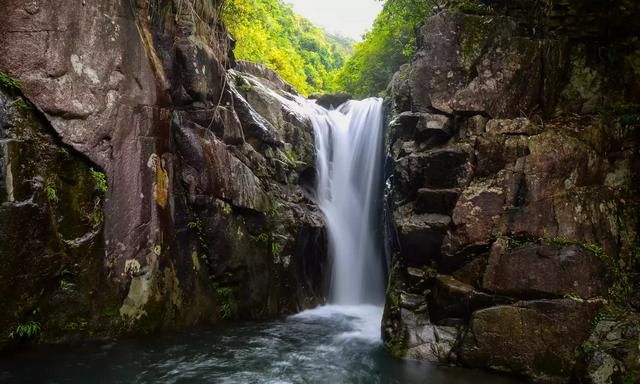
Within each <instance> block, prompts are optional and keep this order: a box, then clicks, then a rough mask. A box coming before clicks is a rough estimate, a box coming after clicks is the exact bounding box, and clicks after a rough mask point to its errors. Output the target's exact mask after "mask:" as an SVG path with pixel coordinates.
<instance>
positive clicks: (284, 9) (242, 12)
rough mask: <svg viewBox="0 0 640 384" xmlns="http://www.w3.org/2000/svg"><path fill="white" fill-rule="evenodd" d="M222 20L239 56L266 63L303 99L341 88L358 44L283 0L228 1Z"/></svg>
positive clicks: (243, 58)
mask: <svg viewBox="0 0 640 384" xmlns="http://www.w3.org/2000/svg"><path fill="white" fill-rule="evenodd" d="M223 18H224V21H225V25H226V26H227V28H228V29H229V31H230V32H231V34H232V35H233V36H234V37H235V39H236V41H237V45H236V49H235V54H236V57H237V58H239V59H242V60H249V61H253V62H257V63H262V64H265V65H267V66H268V67H270V68H271V69H273V70H274V71H276V73H278V74H279V75H280V76H281V77H282V78H283V79H284V80H285V81H287V82H289V83H290V84H291V85H292V86H293V87H294V88H296V89H297V90H298V91H299V92H300V93H302V94H304V95H307V94H309V93H311V92H334V91H336V90H337V88H336V85H335V77H336V73H337V71H338V70H339V69H340V68H341V67H342V65H343V64H344V62H345V60H346V57H347V56H348V55H349V54H350V52H351V50H352V45H353V41H351V40H348V39H345V38H343V37H340V36H333V35H330V34H328V33H326V32H325V31H324V30H322V29H321V28H318V27H317V26H315V25H314V24H313V23H311V22H310V21H309V20H307V19H305V18H303V17H300V16H298V15H296V14H295V13H294V12H293V9H292V8H291V6H289V5H287V4H284V3H283V2H282V1H281V0H227V1H226V5H225V9H224V12H223Z"/></svg>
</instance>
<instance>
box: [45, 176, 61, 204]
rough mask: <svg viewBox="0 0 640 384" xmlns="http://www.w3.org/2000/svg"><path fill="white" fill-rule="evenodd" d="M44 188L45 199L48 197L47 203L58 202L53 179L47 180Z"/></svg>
mask: <svg viewBox="0 0 640 384" xmlns="http://www.w3.org/2000/svg"><path fill="white" fill-rule="evenodd" d="M44 190H45V192H47V199H49V203H51V204H55V203H57V202H58V192H57V191H56V184H55V182H54V181H53V180H47V184H46V185H45V186H44Z"/></svg>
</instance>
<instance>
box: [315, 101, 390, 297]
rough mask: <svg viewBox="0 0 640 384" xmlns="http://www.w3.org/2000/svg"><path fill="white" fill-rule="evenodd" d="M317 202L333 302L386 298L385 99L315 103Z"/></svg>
mask: <svg viewBox="0 0 640 384" xmlns="http://www.w3.org/2000/svg"><path fill="white" fill-rule="evenodd" d="M311 119H312V122H313V126H314V130H315V145H316V167H317V175H318V176H317V185H316V188H317V189H316V193H317V196H316V197H317V201H318V205H319V206H320V209H321V210H322V212H323V213H324V215H325V217H326V221H327V228H328V233H329V250H330V254H331V255H332V257H333V271H332V279H331V301H332V302H333V303H336V304H364V303H373V304H380V303H382V302H383V300H384V278H383V267H382V255H381V248H382V247H381V245H380V243H381V240H380V239H381V237H380V236H381V235H380V233H379V232H378V231H377V229H378V228H379V227H380V223H381V219H380V207H381V198H382V156H383V154H382V147H383V113H382V100H381V99H377V98H370V99H366V100H362V101H348V102H346V103H345V104H343V105H341V106H340V107H338V108H337V109H335V110H331V111H327V110H325V109H324V108H322V107H319V106H316V105H315V104H314V106H313V111H312V113H311Z"/></svg>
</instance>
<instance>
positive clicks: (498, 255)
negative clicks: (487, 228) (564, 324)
mask: <svg viewBox="0 0 640 384" xmlns="http://www.w3.org/2000/svg"><path fill="white" fill-rule="evenodd" d="M605 273H606V266H605V265H604V263H603V261H602V259H601V258H599V257H598V255H595V254H594V253H593V252H591V251H589V250H587V249H585V248H583V247H580V246H578V245H561V244H548V243H541V244H525V245H521V246H518V247H516V248H513V249H509V247H508V244H507V241H506V240H505V239H499V240H498V241H496V242H495V243H494V244H493V246H492V248H491V254H490V256H489V262H488V264H487V268H486V270H485V273H484V278H483V281H482V288H483V289H485V290H488V291H490V292H495V293H498V294H503V295H511V296H517V297H529V298H541V297H545V296H546V297H562V296H565V295H575V296H578V297H581V298H583V299H589V298H594V297H602V296H604V295H606V293H607V289H606V286H607V285H606V281H605Z"/></svg>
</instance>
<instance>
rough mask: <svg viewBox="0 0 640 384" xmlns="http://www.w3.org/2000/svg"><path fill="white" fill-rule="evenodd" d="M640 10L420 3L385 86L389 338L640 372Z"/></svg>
mask: <svg viewBox="0 0 640 384" xmlns="http://www.w3.org/2000/svg"><path fill="white" fill-rule="evenodd" d="M639 15H640V9H639V8H638V6H637V5H635V4H631V2H619V3H616V4H615V5H611V4H607V5H603V4H595V3H593V2H587V1H579V2H546V3H541V2H533V1H518V2H506V1H505V2H499V1H483V2H479V1H459V2H457V1H453V2H449V5H448V6H447V9H441V10H439V11H438V12H436V14H435V15H433V16H431V17H429V18H428V19H427V20H426V22H425V24H424V26H423V27H422V28H421V29H420V31H419V39H418V40H419V47H418V51H417V53H416V55H415V57H414V59H413V61H412V63H411V64H410V65H407V66H405V67H403V69H402V70H401V71H400V72H399V73H397V74H396V76H395V77H394V80H393V81H392V83H391V85H390V87H389V94H390V95H391V96H390V97H389V99H388V103H389V108H390V110H391V114H392V116H391V122H390V128H389V132H388V135H387V147H388V165H389V167H388V168H389V173H390V179H389V185H390V186H391V188H390V189H389V190H388V193H387V205H388V216H389V218H390V220H391V221H392V223H393V225H392V228H393V229H394V230H393V231H389V241H390V242H391V244H392V246H391V249H390V252H391V258H392V264H393V268H392V272H391V276H390V286H389V290H388V293H387V305H386V308H385V316H384V320H383V334H384V339H385V343H386V345H387V346H388V347H389V348H390V350H391V351H392V352H393V353H394V354H396V355H398V356H403V357H408V358H415V359H423V360H430V361H437V362H442V363H454V364H461V365H466V366H475V367H490V368H493V369H498V370H503V371H509V372H515V373H518V374H523V375H525V376H529V377H532V378H534V379H536V380H537V381H543V382H567V381H569V380H570V378H572V377H573V378H574V379H575V380H581V381H582V382H598V383H600V382H602V383H604V382H612V381H607V380H613V382H623V381H624V380H627V381H625V382H634V380H637V378H638V377H639V376H637V375H638V369H639V368H640V361H639V360H638V359H639V356H638V347H639V346H640V339H639V335H640V330H639V329H638V328H639V327H638V318H639V317H638V313H637V311H638V309H640V301H639V300H638V297H639V296H638V292H640V290H639V289H638V288H639V286H638V282H639V279H638V270H639V269H640V251H639V248H638V245H639V244H640V238H639V236H638V233H639V230H640V221H639V217H640V215H639V214H640V208H639V207H640V205H639V203H640V200H639V198H638V196H639V195H638V185H640V184H639V183H638V182H639V181H640V180H639V175H640V162H639V159H640V157H639V155H640V154H639V152H638V150H639V148H640V147H639V144H640V140H639V139H640V138H639V135H638V132H639V128H640V108H639V107H640V92H639V89H638V85H639V84H640V61H639V59H640V46H639V45H638V40H637V34H638V27H637V23H635V22H633V21H632V20H634V18H637V17H638V16H639ZM607 335H608V336H607ZM603 340H605V341H603ZM606 340H609V341H606ZM629 380H630V381H629Z"/></svg>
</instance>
